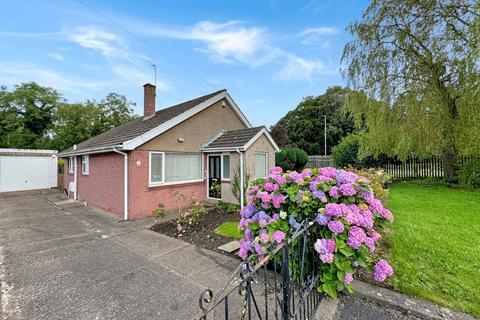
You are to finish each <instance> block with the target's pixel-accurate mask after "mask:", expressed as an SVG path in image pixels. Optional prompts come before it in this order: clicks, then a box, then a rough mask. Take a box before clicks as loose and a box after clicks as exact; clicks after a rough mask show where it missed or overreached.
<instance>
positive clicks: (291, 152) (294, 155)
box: [275, 148, 308, 171]
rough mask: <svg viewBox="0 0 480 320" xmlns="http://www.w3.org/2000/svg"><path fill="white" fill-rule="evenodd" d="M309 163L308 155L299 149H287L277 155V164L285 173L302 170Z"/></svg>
mask: <svg viewBox="0 0 480 320" xmlns="http://www.w3.org/2000/svg"><path fill="white" fill-rule="evenodd" d="M307 161H308V155H307V153H306V152H305V151H303V150H302V149H298V148H285V149H282V150H281V151H280V152H279V153H277V154H276V155H275V164H276V165H277V166H279V167H281V168H282V169H283V170H284V171H288V170H290V171H294V170H295V171H298V170H302V169H303V168H304V167H305V164H306V163H307Z"/></svg>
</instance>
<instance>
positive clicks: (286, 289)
mask: <svg viewBox="0 0 480 320" xmlns="http://www.w3.org/2000/svg"><path fill="white" fill-rule="evenodd" d="M282 282H283V283H282V290H283V308H282V319H283V320H289V319H290V271H289V268H288V245H285V246H284V247H283V248H282Z"/></svg>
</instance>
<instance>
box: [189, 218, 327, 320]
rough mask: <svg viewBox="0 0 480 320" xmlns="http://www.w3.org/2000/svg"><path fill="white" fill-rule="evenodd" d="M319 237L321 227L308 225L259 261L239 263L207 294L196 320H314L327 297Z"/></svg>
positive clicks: (306, 223)
mask: <svg viewBox="0 0 480 320" xmlns="http://www.w3.org/2000/svg"><path fill="white" fill-rule="evenodd" d="M318 233H319V228H318V224H317V223H315V222H306V221H305V222H304V223H303V224H302V225H301V227H300V228H299V229H298V230H297V231H296V232H294V233H293V234H292V235H291V236H290V237H289V238H288V239H286V240H284V241H283V242H282V243H281V244H280V245H278V246H276V247H275V248H274V249H273V250H272V251H271V252H270V253H269V254H268V255H266V256H265V258H263V259H262V260H261V261H260V262H258V263H255V264H248V263H245V262H242V263H240V264H239V266H238V267H237V268H236V269H235V270H234V271H233V272H232V274H231V276H230V277H229V279H228V280H227V282H226V283H225V285H224V286H223V287H222V288H221V289H220V290H218V291H217V292H216V294H215V295H214V294H213V291H212V290H211V289H206V290H204V291H203V292H202V294H201V295H200V298H199V306H200V309H201V311H200V312H199V313H198V314H197V315H196V316H195V317H194V319H202V320H203V319H248V320H250V319H282V320H286V319H313V316H314V314H315V311H316V308H317V306H318V304H319V302H320V301H321V299H322V297H323V295H322V294H320V293H318V292H317V285H318V283H319V280H320V276H321V273H320V263H321V262H320V260H319V257H318V254H317V253H316V251H315V250H314V248H313V243H314V242H315V241H316V240H317V238H320V236H319V234H318Z"/></svg>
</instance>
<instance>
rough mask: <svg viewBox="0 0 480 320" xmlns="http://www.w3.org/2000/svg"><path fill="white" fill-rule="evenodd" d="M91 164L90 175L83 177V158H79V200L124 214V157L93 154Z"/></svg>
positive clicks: (113, 154)
mask: <svg viewBox="0 0 480 320" xmlns="http://www.w3.org/2000/svg"><path fill="white" fill-rule="evenodd" d="M89 162H90V169H89V175H83V174H82V158H81V157H78V158H77V179H78V188H77V191H78V199H79V200H80V201H87V204H88V205H92V206H96V207H99V208H102V209H104V210H107V211H111V212H114V213H116V214H119V215H121V214H123V156H122V155H120V154H117V153H113V152H111V153H100V154H91V155H90V161H89ZM67 170H68V167H67Z"/></svg>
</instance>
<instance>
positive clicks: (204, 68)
mask: <svg viewBox="0 0 480 320" xmlns="http://www.w3.org/2000/svg"><path fill="white" fill-rule="evenodd" d="M85 4H86V5H87V6H85ZM367 5H368V2H367V1H365V0H341V1H338V0H337V1H335V0H317V1H315V0H308V1H304V2H302V1H280V0H278V1H273V0H271V1H189V2H187V1H153V0H152V1H98V0H81V2H80V1H73V0H72V1H66V0H65V1H57V0H51V1H40V0H36V1H33V0H32V1H29V0H23V1H8V2H5V3H3V4H2V10H1V11H0V84H2V85H7V86H8V87H9V88H13V85H14V84H18V83H20V82H25V81H37V82H39V83H41V84H43V85H47V86H51V87H53V88H56V89H58V90H59V91H60V92H61V93H62V94H63V95H64V97H65V98H67V99H68V100H69V101H71V102H75V101H85V100H87V99H101V98H102V97H104V96H105V95H106V94H107V93H109V92H118V93H122V94H125V95H126V96H127V97H128V98H129V99H130V100H132V101H133V102H135V103H136V104H137V106H136V108H135V111H136V113H137V114H141V113H142V110H143V88H142V85H143V84H144V83H146V82H153V81H154V72H153V68H152V66H151V64H150V63H154V64H155V65H156V67H157V109H159V108H161V107H164V106H169V105H172V104H174V103H177V102H181V101H184V100H188V99H190V98H194V97H196V96H199V95H203V94H207V93H209V92H212V91H214V90H217V89H221V88H226V89H227V90H228V91H229V92H230V94H231V95H232V96H233V98H234V99H235V101H236V102H237V104H238V105H239V106H240V108H241V109H242V110H243V111H244V113H245V114H246V116H247V117H248V118H249V119H250V121H251V122H252V124H254V125H261V124H266V125H270V124H274V123H275V122H276V121H278V119H279V118H280V117H282V116H283V115H284V114H285V113H286V112H287V111H289V110H291V109H293V108H294V107H295V106H296V105H297V104H298V102H299V101H300V100H301V99H302V98H303V97H305V96H309V95H318V94H321V93H323V92H324V91H325V89H326V88H327V87H329V86H333V85H345V81H344V80H343V79H342V77H341V75H340V72H339V67H340V57H341V54H342V50H343V46H344V44H345V43H346V41H348V39H349V35H348V34H347V32H346V31H345V28H346V26H347V25H348V23H349V22H351V21H353V20H356V19H359V17H360V16H361V13H362V11H363V10H364V9H365V8H366V6H367ZM89 7H90V8H93V9H94V10H95V11H97V12H100V13H101V14H102V15H103V16H102V15H99V14H98V13H97V12H95V11H92V10H91V9H90V8H89ZM112 21H113V23H112Z"/></svg>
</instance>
